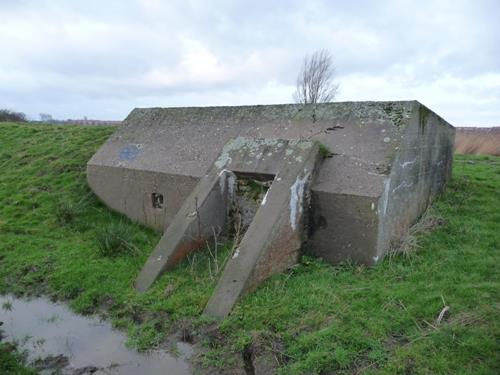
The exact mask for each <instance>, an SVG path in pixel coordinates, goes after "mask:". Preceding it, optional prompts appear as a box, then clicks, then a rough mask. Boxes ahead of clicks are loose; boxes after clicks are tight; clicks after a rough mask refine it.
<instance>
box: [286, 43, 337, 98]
mask: <svg viewBox="0 0 500 375" xmlns="http://www.w3.org/2000/svg"><path fill="white" fill-rule="evenodd" d="M334 78H335V66H334V65H333V62H332V55H331V54H330V52H328V51H327V50H324V49H323V50H319V51H316V52H314V53H313V54H312V55H311V56H309V55H307V56H306V57H305V58H304V62H303V64H302V68H301V70H300V73H299V75H298V77H297V86H296V87H297V89H296V91H295V94H294V100H295V102H297V103H302V104H310V103H312V104H314V103H327V102H330V101H332V100H333V99H334V98H335V95H336V94H337V91H338V88H339V85H338V84H336V83H335V82H334Z"/></svg>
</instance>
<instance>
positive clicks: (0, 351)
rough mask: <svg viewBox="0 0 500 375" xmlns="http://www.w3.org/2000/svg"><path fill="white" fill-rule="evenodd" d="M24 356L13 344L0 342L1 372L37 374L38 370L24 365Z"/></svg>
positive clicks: (9, 374) (11, 374)
mask: <svg viewBox="0 0 500 375" xmlns="http://www.w3.org/2000/svg"><path fill="white" fill-rule="evenodd" d="M24 360H25V359H24V357H23V356H22V355H21V354H19V353H18V352H17V349H16V346H15V345H13V344H3V343H0V373H1V374H4V375H35V374H36V371H35V370H33V369H31V368H29V367H26V366H24V365H23V363H24Z"/></svg>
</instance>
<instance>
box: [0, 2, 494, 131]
mask: <svg viewBox="0 0 500 375" xmlns="http://www.w3.org/2000/svg"><path fill="white" fill-rule="evenodd" d="M497 14H500V3H499V2H497V1H493V0H491V1H489V0H484V1H475V2H470V1H461V0H456V1H441V2H434V1H427V0H425V1H419V2H417V1H396V0H392V1H391V0H388V1H382V2H374V1H356V2H344V1H327V0H324V1H296V0H294V1H284V0H280V1H261V0H259V1H252V2H246V1H245V2H243V1H229V0H216V1H210V2H205V1H194V0H193V1H168V2H165V1H159V0H129V1H123V0H122V1H117V0H112V1H106V2H103V1H97V0H87V1H72V2H67V1H63V0H52V1H49V0H41V1H40V0H39V1H35V0H31V1H29V0H25V1H2V2H0V40H1V41H2V45H3V46H4V48H6V49H8V50H9V51H10V53H9V56H8V58H4V59H2V60H0V102H1V103H4V104H2V105H7V104H8V105H9V106H10V107H12V108H13V109H16V110H22V111H26V112H28V113H29V114H30V115H32V116H36V114H37V113H38V112H40V111H43V112H53V113H57V114H58V116H61V117H77V116H81V115H83V114H84V115H87V116H91V117H107V118H110V117H109V116H111V118H113V117H115V118H121V117H123V116H124V115H126V113H127V112H128V111H129V110H130V109H131V108H132V107H133V106H135V105H138V104H141V105H145V106H147V105H148V103H149V102H151V105H153V104H155V105H156V104H158V103H160V104H161V105H170V104H173V105H209V104H221V103H222V104H224V103H225V102H226V101H227V104H235V103H239V104H241V103H243V102H244V103H246V104H251V103H264V102H269V101H279V102H289V101H290V100H291V94H292V91H293V85H294V81H295V75H296V73H297V70H298V68H299V66H300V64H301V60H302V58H303V56H304V54H306V53H308V52H311V51H314V50H316V49H319V48H328V49H330V50H331V51H332V53H333V55H334V58H335V63H336V66H337V71H338V74H339V80H340V82H341V85H344V83H343V81H344V82H345V83H348V84H350V85H352V84H356V85H358V86H356V87H344V88H343V87H342V86H341V95H340V97H339V99H354V100H356V99H358V98H359V99H372V100H376V99H378V98H379V97H378V96H377V95H376V94H372V96H370V97H367V96H366V95H367V94H366V93H367V88H366V87H363V85H362V83H363V82H374V83H373V85H375V86H373V87H372V88H371V89H370V90H371V91H370V92H373V93H375V92H379V93H382V92H383V93H386V95H388V96H391V98H392V97H394V99H398V98H399V96H402V95H415V94H418V95H423V96H424V97H423V98H419V97H417V98H415V99H422V100H424V99H428V100H432V101H433V102H436V105H438V106H440V108H445V110H446V113H443V115H444V116H445V117H447V118H456V116H458V115H456V114H460V116H464V114H463V113H464V111H463V106H464V103H463V102H460V104H458V103H457V104H455V105H454V103H453V102H446V103H445V104H446V105H442V103H441V101H446V100H445V99H441V97H438V96H437V94H436V95H434V93H437V92H438V91H439V90H441V89H440V87H441V86H439V84H438V82H440V80H442V79H443V77H448V76H450V77H452V78H454V79H453V80H451V81H450V82H452V84H453V85H455V86H454V87H453V89H452V90H465V88H464V87H460V85H465V84H462V83H461V82H467V85H471V84H472V85H474V82H476V81H475V79H474V77H483V76H484V75H485V74H487V73H491V74H493V76H492V77H496V76H498V75H500V67H499V64H498V61H500V60H499V57H500V47H499V46H500V26H499V23H498V22H497V20H496V17H497ZM356 77H358V78H356ZM359 77H361V78H359ZM479 82H480V79H479V78H478V80H477V84H476V85H480V83H479ZM377 87H379V88H378V89H377ZM488 87H490V86H488ZM424 88H428V89H429V90H438V91H434V92H428V91H426V90H425V89H424ZM497 89H498V90H499V91H500V87H499V86H495V85H492V86H491V87H490V88H488V89H487V90H486V92H485V91H484V90H479V89H478V90H470V88H468V90H469V91H470V92H472V93H473V95H476V96H475V97H473V98H471V101H474V103H475V104H474V106H475V107H474V108H478V105H477V102H480V101H481V97H485V98H486V97H487V98H488V99H487V100H486V99H483V102H484V105H482V106H480V107H481V119H482V121H486V122H488V123H490V124H491V123H494V122H495V121H496V122H497V123H500V120H499V118H498V117H500V110H498V109H494V108H493V107H494V106H497V107H498V104H499V101H500V98H498V94H495V93H493V91H495V90H497ZM48 92H50V94H49V95H47V93H48ZM439 92H440V91H439ZM343 93H344V94H343ZM471 95H472V94H471ZM465 97H466V96H464V98H465ZM406 98H408V96H407V97H406ZM409 98H411V97H409ZM492 98H493V99H492ZM461 100H465V99H461ZM249 101H251V102H249ZM76 103H80V105H78V104H76ZM163 103H164V104H163ZM426 104H429V105H430V106H431V107H432V104H433V103H426ZM42 107H43V108H42ZM453 108H455V112H453V111H454V110H453ZM471 108H472V106H471ZM489 108H491V110H490V109H489ZM84 111H85V112H84ZM485 113H486V115H485ZM495 116H496V118H495ZM485 119H487V120H485ZM464 121H467V122H468V123H470V120H469V119H464Z"/></svg>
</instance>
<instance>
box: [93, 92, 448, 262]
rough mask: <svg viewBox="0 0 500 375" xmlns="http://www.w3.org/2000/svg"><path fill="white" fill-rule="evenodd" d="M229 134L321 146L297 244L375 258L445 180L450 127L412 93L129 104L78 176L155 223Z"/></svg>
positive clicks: (175, 206)
mask: <svg viewBox="0 0 500 375" xmlns="http://www.w3.org/2000/svg"><path fill="white" fill-rule="evenodd" d="M236 137H252V138H273V139H276V138H280V139H285V140H287V139H307V140H316V141H318V142H320V143H321V144H323V145H324V146H325V147H326V148H328V149H329V150H330V151H331V152H332V155H331V157H328V158H326V159H325V160H324V161H323V162H322V164H321V166H320V167H319V170H318V173H317V175H316V178H315V179H314V181H313V182H312V185H311V210H310V219H309V228H308V233H309V236H308V238H309V239H308V241H307V243H306V244H305V245H304V246H303V251H306V252H308V253H310V254H312V255H316V256H321V257H323V258H324V259H326V260H328V261H330V262H332V263H337V262H341V261H344V260H346V259H352V260H355V261H358V262H362V263H365V264H375V263H376V262H377V261H379V260H380V259H381V258H382V256H383V254H384V253H385V251H387V249H388V248H389V247H390V246H391V244H392V243H395V242H397V241H398V239H399V238H400V237H401V236H402V235H403V234H404V232H405V231H406V230H407V229H408V227H409V226H410V225H411V224H412V223H413V222H414V221H415V220H416V219H417V218H418V217H419V216H420V215H421V213H422V212H423V211H424V210H425V208H426V207H427V205H428V204H429V202H430V201H431V200H432V198H433V197H434V196H435V195H436V194H437V193H439V192H440V191H441V190H442V189H443V188H444V186H445V185H446V182H447V180H448V178H449V176H450V171H451V162H452V146H453V139H454V128H453V127H452V126H451V125H450V124H448V123H447V122H446V121H444V120H443V119H441V118H440V117H439V116H437V115H436V114H434V113H433V112H432V111H430V110H428V109H427V108H426V107H424V106H423V105H421V104H420V103H418V102H416V101H408V102H347V103H328V104H320V105H316V106H314V105H306V106H304V105H295V104H290V105H272V106H243V107H206V108H150V109H135V110H133V111H132V112H131V113H130V115H129V116H128V117H127V119H126V120H125V122H124V123H123V125H122V126H121V127H120V128H119V129H118V130H117V131H116V133H115V134H113V136H111V137H110V139H109V140H108V141H107V142H106V143H105V144H104V145H103V146H102V147H101V148H100V149H99V150H98V152H97V153H96V154H95V155H94V156H93V157H92V159H91V160H90V161H89V162H88V165H87V178H88V182H89V185H90V186H91V187H92V189H93V190H94V192H95V193H96V194H97V195H98V196H99V197H100V198H101V199H102V200H103V201H104V202H105V203H106V204H108V205H109V206H110V207H112V208H113V209H115V210H117V211H119V212H122V213H124V214H125V215H127V216H129V217H131V218H133V219H135V220H137V221H139V222H141V223H144V224H146V225H148V226H151V227H152V228H155V229H157V230H160V231H164V230H165V229H166V228H168V226H169V225H170V223H171V222H172V220H173V219H174V217H175V215H176V213H177V212H178V211H179V210H180V208H181V207H182V204H183V202H184V201H185V199H186V198H187V197H188V196H189V194H190V193H191V192H192V191H193V189H194V188H195V186H196V184H197V183H198V181H199V180H200V178H202V177H203V176H204V175H205V174H206V173H207V172H208V171H209V169H210V168H211V166H212V165H213V162H214V161H215V159H216V158H217V157H218V155H219V153H220V152H221V150H222V148H223V146H224V144H226V143H227V142H228V141H229V140H231V139H234V138H236ZM153 194H154V196H156V197H157V196H159V195H161V196H162V197H163V205H161V206H160V207H158V205H157V206H156V207H155V206H154V205H153V204H152V203H153V200H154V199H153Z"/></svg>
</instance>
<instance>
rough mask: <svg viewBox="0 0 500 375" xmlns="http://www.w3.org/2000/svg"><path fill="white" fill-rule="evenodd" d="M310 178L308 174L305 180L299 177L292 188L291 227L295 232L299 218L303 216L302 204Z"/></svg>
mask: <svg viewBox="0 0 500 375" xmlns="http://www.w3.org/2000/svg"><path fill="white" fill-rule="evenodd" d="M308 178H309V173H307V174H306V175H305V176H304V177H303V178H300V177H298V176H297V179H296V180H295V182H294V184H293V185H292V186H291V187H290V191H291V194H290V225H291V226H292V229H293V230H296V229H297V220H298V216H299V215H301V214H302V209H303V207H302V202H303V200H304V189H305V185H306V182H307V179H308Z"/></svg>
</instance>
